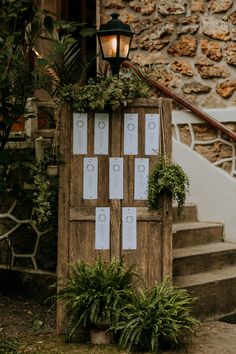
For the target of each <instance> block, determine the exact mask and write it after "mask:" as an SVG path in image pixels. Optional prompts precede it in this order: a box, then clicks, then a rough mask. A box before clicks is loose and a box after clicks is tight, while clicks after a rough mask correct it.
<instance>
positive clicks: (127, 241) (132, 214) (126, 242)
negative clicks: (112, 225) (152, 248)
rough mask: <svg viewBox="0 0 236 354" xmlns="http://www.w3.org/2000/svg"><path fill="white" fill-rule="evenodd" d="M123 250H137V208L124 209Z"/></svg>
mask: <svg viewBox="0 0 236 354" xmlns="http://www.w3.org/2000/svg"><path fill="white" fill-rule="evenodd" d="M122 249H123V250H136V249H137V216H136V208H122Z"/></svg>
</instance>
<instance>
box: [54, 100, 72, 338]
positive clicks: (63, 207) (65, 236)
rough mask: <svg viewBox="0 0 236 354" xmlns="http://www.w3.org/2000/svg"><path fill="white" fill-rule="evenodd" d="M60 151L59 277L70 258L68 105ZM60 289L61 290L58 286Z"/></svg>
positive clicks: (60, 327) (60, 317)
mask: <svg viewBox="0 0 236 354" xmlns="http://www.w3.org/2000/svg"><path fill="white" fill-rule="evenodd" d="M60 118H61V132H60V151H61V153H62V154H63V157H64V160H65V164H63V165H60V170H59V191H58V203H59V204H58V205H59V208H58V265H57V276H58V279H62V278H65V277H67V275H68V269H67V266H68V260H69V252H68V251H69V228H70V224H69V200H68V199H69V195H70V156H71V143H70V142H71V119H70V118H71V112H70V109H69V106H68V105H64V106H63V108H62V111H61V117H60ZM58 290H60V289H59V288H58ZM63 332H64V310H63V307H62V304H61V303H59V302H58V303H57V333H58V334H61V333H63Z"/></svg>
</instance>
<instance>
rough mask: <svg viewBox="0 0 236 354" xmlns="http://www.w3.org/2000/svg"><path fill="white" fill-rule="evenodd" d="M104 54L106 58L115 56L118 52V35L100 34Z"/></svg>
mask: <svg viewBox="0 0 236 354" xmlns="http://www.w3.org/2000/svg"><path fill="white" fill-rule="evenodd" d="M100 41H101V46H102V51H103V55H104V57H105V58H114V57H116V54H117V36H116V35H113V36H100Z"/></svg>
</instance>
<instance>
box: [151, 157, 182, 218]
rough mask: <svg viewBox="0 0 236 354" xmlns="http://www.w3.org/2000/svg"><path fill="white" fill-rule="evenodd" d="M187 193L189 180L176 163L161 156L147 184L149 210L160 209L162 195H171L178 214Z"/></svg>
mask: <svg viewBox="0 0 236 354" xmlns="http://www.w3.org/2000/svg"><path fill="white" fill-rule="evenodd" d="M188 191H189V178H188V176H187V175H186V173H185V172H184V171H183V169H182V167H181V166H180V165H178V164H177V163H173V162H172V161H170V160H169V159H168V158H167V157H166V156H161V157H160V158H159V161H158V163H157V164H156V165H155V166H154V168H153V170H152V172H151V174H150V177H149V182H148V205H149V207H150V208H151V209H160V208H161V207H162V205H161V197H162V195H163V193H167V194H168V195H171V197H172V198H173V199H174V200H175V201H176V202H177V204H178V206H177V212H178V214H180V213H181V212H182V210H183V206H184V203H185V199H186V194H187V193H188Z"/></svg>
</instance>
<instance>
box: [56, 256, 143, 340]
mask: <svg viewBox="0 0 236 354" xmlns="http://www.w3.org/2000/svg"><path fill="white" fill-rule="evenodd" d="M69 269H70V271H69V278H68V279H67V280H66V282H65V284H63V285H62V290H60V291H59V293H58V300H59V301H62V303H63V304H64V306H65V311H66V317H67V340H68V341H69V340H71V339H72V336H73V335H74V334H75V332H76V331H77V330H78V329H79V328H81V327H83V328H85V329H87V330H90V334H91V341H93V344H107V342H108V341H110V340H111V338H112V336H111V334H110V333H111V331H110V328H111V327H112V326H115V325H116V323H117V322H118V320H119V317H120V314H121V311H122V308H123V307H124V306H125V305H126V304H127V303H129V302H131V299H132V297H133V291H134V290H133V285H134V283H135V282H136V281H137V279H138V276H137V273H136V272H135V269H134V266H132V267H130V268H128V269H127V268H125V265H124V262H123V258H122V259H121V260H119V261H116V260H112V261H111V262H104V261H103V260H102V259H101V257H99V259H98V260H97V261H96V262H95V263H93V264H91V265H89V264H87V263H84V262H77V263H76V264H75V265H73V266H72V265H71V266H70V268H69ZM94 341H95V342H94Z"/></svg>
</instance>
